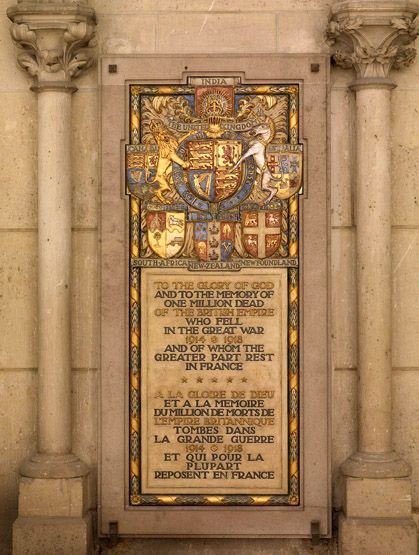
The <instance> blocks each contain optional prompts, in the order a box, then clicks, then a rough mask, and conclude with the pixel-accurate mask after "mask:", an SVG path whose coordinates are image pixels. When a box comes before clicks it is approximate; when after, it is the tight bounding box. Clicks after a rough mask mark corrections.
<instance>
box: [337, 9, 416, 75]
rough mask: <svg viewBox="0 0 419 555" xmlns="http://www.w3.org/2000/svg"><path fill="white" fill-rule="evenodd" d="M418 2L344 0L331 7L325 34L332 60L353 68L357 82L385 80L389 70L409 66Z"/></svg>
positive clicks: (414, 50)
mask: <svg viewBox="0 0 419 555" xmlns="http://www.w3.org/2000/svg"><path fill="white" fill-rule="evenodd" d="M418 14H419V4H413V3H410V2H405V1H399V2H397V1H394V0H391V1H385V0H384V1H381V2H374V1H372V0H371V1H365V0H364V1H362V2H361V1H359V0H358V1H352V2H351V1H347V2H340V3H338V4H336V5H335V6H333V9H332V12H331V16H330V19H329V24H328V26H327V30H326V37H327V41H328V42H329V44H330V45H331V46H332V47H333V50H334V54H333V60H334V61H335V63H336V64H337V65H339V66H341V67H343V68H354V69H355V72H356V77H357V80H358V82H359V81H360V80H363V79H366V80H371V79H375V80H376V79H383V80H388V79H389V75H390V70H391V69H400V68H401V67H404V66H409V65H410V64H411V63H412V62H413V60H414V59H415V56H416V49H415V48H414V46H413V43H414V41H415V39H416V37H417V36H418V34H419V16H418Z"/></svg>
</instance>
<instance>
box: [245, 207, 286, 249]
mask: <svg viewBox="0 0 419 555" xmlns="http://www.w3.org/2000/svg"><path fill="white" fill-rule="evenodd" d="M242 234H243V245H244V248H245V249H246V251H247V252H248V253H249V254H250V255H251V256H253V257H254V258H269V257H270V256H272V255H273V254H274V253H275V252H276V251H277V250H278V248H279V246H280V244H281V212H279V211H277V210H270V211H263V212H257V211H254V212H253V211H251V212H242Z"/></svg>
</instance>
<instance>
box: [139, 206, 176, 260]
mask: <svg viewBox="0 0 419 555" xmlns="http://www.w3.org/2000/svg"><path fill="white" fill-rule="evenodd" d="M147 236H148V243H149V245H150V248H151V249H152V250H153V251H154V252H155V253H156V254H157V255H158V256H159V257H160V258H172V257H173V256H176V255H177V254H178V253H179V252H180V251H181V249H182V247H183V244H184V240H185V213H184V212H163V211H157V210H152V211H150V212H148V214H147Z"/></svg>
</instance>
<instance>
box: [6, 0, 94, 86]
mask: <svg viewBox="0 0 419 555" xmlns="http://www.w3.org/2000/svg"><path fill="white" fill-rule="evenodd" d="M7 15H8V17H9V19H10V20H11V21H12V22H13V23H12V26H11V29H10V33H11V36H12V39H13V42H14V43H15V45H16V46H17V47H18V48H19V49H20V50H21V53H19V54H18V55H17V61H18V63H19V65H20V67H21V68H22V69H24V70H26V71H27V72H28V73H29V75H31V76H32V77H33V78H34V80H35V83H37V84H38V85H41V84H42V83H43V82H48V83H49V84H50V85H51V84H52V82H57V87H58V88H59V87H60V85H59V84H60V83H61V84H64V85H65V86H64V88H66V89H67V88H68V83H69V82H70V81H71V80H72V79H73V78H74V77H77V76H78V75H80V74H81V73H82V72H84V71H86V70H87V69H88V68H90V67H91V66H92V65H93V63H94V61H95V50H94V47H95V37H94V35H95V26H96V16H95V11H94V9H93V8H90V7H88V6H87V5H86V4H85V3H84V2H78V3H77V4H75V3H70V2H66V1H61V2H59V1H56V2H51V1H46V0H44V1H40V0H38V1H32V2H28V1H25V0H20V1H18V4H17V5H15V6H12V7H10V8H9V9H8V10H7Z"/></svg>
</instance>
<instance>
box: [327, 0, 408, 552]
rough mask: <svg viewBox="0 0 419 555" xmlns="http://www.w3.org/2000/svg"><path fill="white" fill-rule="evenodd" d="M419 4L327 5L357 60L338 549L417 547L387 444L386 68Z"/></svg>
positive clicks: (337, 36)
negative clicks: (354, 381) (353, 308)
mask: <svg viewBox="0 0 419 555" xmlns="http://www.w3.org/2000/svg"><path fill="white" fill-rule="evenodd" d="M418 13H419V5H417V4H413V3H412V4H408V3H406V2H403V1H397V0H396V1H392V0H384V1H373V0H362V1H348V2H339V3H337V4H335V5H334V6H333V8H332V14H331V18H330V21H329V25H328V29H327V37H328V40H329V42H330V44H331V45H332V46H333V48H334V56H333V57H334V61H335V63H336V64H337V65H340V66H342V67H344V68H353V69H354V70H355V76H356V78H355V80H354V81H353V83H352V84H351V85H350V88H351V89H352V90H353V91H354V93H355V95H356V191H355V224H356V275H357V313H358V324H357V329H358V334H357V340H358V376H359V381H358V423H359V424H358V425H359V439H358V451H357V452H356V453H354V454H353V455H352V456H351V457H350V458H349V459H348V460H347V461H345V463H344V464H343V465H342V468H341V471H342V474H343V476H344V478H345V502H344V507H343V509H344V515H343V517H342V518H341V521H340V542H339V549H340V552H341V553H345V554H354V555H355V554H358V553H363V554H365V555H368V554H371V555H372V554H376V553H380V554H387V553H389V554H390V553H404V554H406V555H408V554H412V555H413V554H416V552H417V545H416V542H417V540H416V527H415V525H414V522H413V519H412V515H411V483H410V467H409V465H408V464H407V463H406V462H405V461H403V460H402V459H401V458H400V457H399V456H398V455H397V453H395V452H394V451H393V449H392V437H391V429H392V406H391V374H392V357H391V339H392V338H391V332H392V326H391V320H392V260H391V90H392V89H393V88H394V87H395V86H396V85H395V83H394V82H393V81H392V79H391V70H392V69H400V68H402V67H403V66H407V65H409V64H410V63H411V62H412V61H413V59H414V57H415V50H414V48H412V47H411V46H410V45H411V43H413V42H414V40H415V38H416V36H417V35H418V33H419V25H418V20H417V19H416V18H417V14H418Z"/></svg>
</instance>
